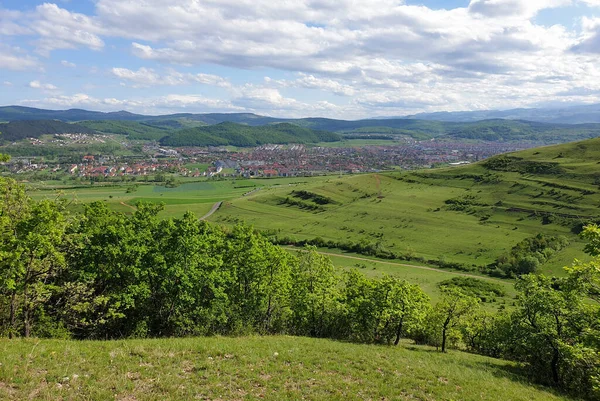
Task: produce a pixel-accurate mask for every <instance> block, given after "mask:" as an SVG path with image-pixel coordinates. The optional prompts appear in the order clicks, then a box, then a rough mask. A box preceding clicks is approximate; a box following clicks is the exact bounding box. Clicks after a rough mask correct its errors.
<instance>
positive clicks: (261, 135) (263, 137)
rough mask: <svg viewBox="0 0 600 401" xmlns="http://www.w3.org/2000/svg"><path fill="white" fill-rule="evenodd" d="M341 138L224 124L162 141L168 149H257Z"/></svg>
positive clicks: (284, 125)
mask: <svg viewBox="0 0 600 401" xmlns="http://www.w3.org/2000/svg"><path fill="white" fill-rule="evenodd" d="M340 139H341V138H340V136H339V135H337V134H334V133H331V132H324V131H314V130H311V129H308V128H304V127H300V126H297V125H293V124H288V123H281V124H273V125H265V126H259V127H252V126H247V125H241V124H236V123H230V122H226V123H220V124H216V125H211V126H207V127H197V128H190V129H184V130H181V131H177V132H175V133H173V134H171V135H169V136H167V137H164V138H162V139H161V140H160V143H161V145H164V146H221V145H233V146H256V145H262V144H267V143H275V144H286V143H316V142H335V141H339V140H340Z"/></svg>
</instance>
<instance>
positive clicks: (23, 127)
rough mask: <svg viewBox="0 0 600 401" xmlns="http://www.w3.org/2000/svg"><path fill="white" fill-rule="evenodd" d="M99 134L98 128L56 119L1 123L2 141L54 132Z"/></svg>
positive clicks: (17, 139) (0, 136) (0, 133)
mask: <svg viewBox="0 0 600 401" xmlns="http://www.w3.org/2000/svg"><path fill="white" fill-rule="evenodd" d="M76 133H83V134H97V132H96V130H94V129H92V128H89V127H87V126H84V125H80V124H67V123H64V122H62V121H55V120H26V121H11V122H9V123H6V124H0V141H19V140H21V139H25V138H39V137H40V136H42V135H54V134H76Z"/></svg>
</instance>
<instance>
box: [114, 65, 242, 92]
mask: <svg viewBox="0 0 600 401" xmlns="http://www.w3.org/2000/svg"><path fill="white" fill-rule="evenodd" d="M111 73H112V74H113V75H114V76H115V77H117V78H119V79H121V80H123V81H126V82H129V83H131V84H132V86H134V87H138V88H139V87H150V86H158V85H170V86H175V85H188V84H192V83H198V84H202V85H212V86H220V87H224V88H228V87H230V86H231V83H230V82H229V81H228V80H227V79H225V78H222V77H220V76H218V75H214V74H204V73H197V74H192V73H181V72H178V71H176V70H173V69H169V70H168V71H167V74H165V75H159V74H158V73H156V72H155V71H154V70H153V69H150V68H145V67H141V68H139V69H138V70H137V71H133V70H130V69H128V68H113V69H111Z"/></svg>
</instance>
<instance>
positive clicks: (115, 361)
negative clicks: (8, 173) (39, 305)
mask: <svg viewBox="0 0 600 401" xmlns="http://www.w3.org/2000/svg"><path fill="white" fill-rule="evenodd" d="M0 398H1V399H3V400H24V399H36V400H58V399H61V400H109V399H110V400H122V401H125V400H128V401H132V400H161V401H163V400H194V399H196V400H242V399H244V400H258V399H266V400H277V401H280V400H299V399H305V400H375V399H377V400H413V399H418V400H465V401H466V400H502V401H504V400H528V401H531V400H568V399H569V398H567V397H565V396H561V395H557V394H555V393H553V392H551V391H550V390H548V389H546V388H544V387H540V386H536V385H533V384H531V383H529V382H527V381H526V380H525V379H523V377H522V376H520V375H519V374H518V371H517V368H516V366H515V365H514V364H512V363H510V362H506V361H500V360H496V359H492V358H486V357H482V356H478V355H472V354H468V353H463V352H458V351H451V352H450V353H447V354H442V353H439V352H435V350H434V349H433V348H429V347H421V346H413V345H410V344H408V343H402V344H401V345H400V346H398V347H393V348H392V347H388V346H375V345H356V344H349V343H343V342H335V341H330V340H319V339H309V338H302V337H286V336H275V337H241V338H225V337H212V338H189V339H161V340H127V341H59V340H38V339H32V340H5V339H4V340H0Z"/></svg>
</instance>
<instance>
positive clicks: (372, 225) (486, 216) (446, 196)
mask: <svg viewBox="0 0 600 401" xmlns="http://www.w3.org/2000/svg"><path fill="white" fill-rule="evenodd" d="M516 155H517V156H518V157H521V158H525V160H531V161H533V162H534V163H557V165H558V166H559V168H560V169H561V171H560V172H559V173H556V174H532V173H528V172H519V171H495V170H490V169H488V168H485V167H484V165H482V164H481V163H479V164H476V165H470V166H464V167H458V168H449V169H439V170H423V171H417V172H393V173H384V174H363V175H353V176H344V177H333V176H332V177H329V178H327V179H318V180H311V181H310V182H308V183H306V184H302V185H296V186H294V187H278V188H277V187H271V188H266V189H265V190H262V191H259V192H256V193H254V194H252V195H251V196H248V197H243V198H237V199H233V200H231V201H228V202H226V203H225V204H224V205H223V207H222V208H221V209H220V210H219V212H218V213H216V214H214V215H213V216H212V217H211V220H213V221H215V222H218V223H222V224H232V223H236V222H241V221H244V222H247V223H250V224H252V225H254V226H255V227H257V228H259V229H263V230H269V231H270V232H273V233H276V234H277V236H280V237H281V236H289V237H292V238H295V239H300V240H302V239H312V238H315V237H321V238H323V239H324V240H326V241H328V240H331V241H341V240H342V241H353V242H359V241H365V242H372V243H375V242H379V244H380V246H383V247H384V248H385V249H389V250H391V251H394V252H399V253H408V254H411V255H415V256H417V257H423V258H425V259H428V260H436V259H437V260H440V259H441V260H445V261H452V262H458V263H463V264H466V265H470V266H473V267H475V266H481V265H487V264H489V263H491V262H493V261H494V260H495V258H496V257H498V256H499V255H500V254H502V253H504V252H506V251H509V250H510V249H511V248H512V247H513V246H514V245H515V244H517V243H518V242H519V241H521V240H523V239H525V238H529V237H533V236H535V235H537V234H538V233H544V234H548V235H553V236H559V235H562V236H566V237H567V238H568V239H569V241H570V245H569V246H567V247H566V248H564V249H563V250H561V251H560V252H558V253H556V254H555V255H553V257H551V258H550V259H549V260H548V261H547V262H545V263H544V264H543V265H542V266H541V268H542V269H541V270H542V271H543V272H546V273H552V274H562V267H563V266H565V265H568V264H570V263H571V262H572V260H573V259H574V258H575V257H578V258H580V259H585V255H584V254H583V243H582V242H581V241H580V240H579V239H578V237H577V236H576V235H575V234H574V232H573V231H574V227H575V226H576V225H577V224H582V223H584V222H586V221H590V220H594V219H597V217H598V215H599V213H598V211H599V209H598V206H599V205H600V194H599V193H598V183H599V182H600V178H598V176H600V169H599V168H598V165H597V160H599V157H600V140H598V139H594V140H590V141H586V142H582V143H577V144H567V145H559V146H553V147H545V148H539V149H534V150H528V151H525V152H521V153H518V154H516ZM293 190H296V191H299V190H305V191H308V192H310V193H313V194H316V195H319V196H322V197H325V198H327V199H329V200H330V202H329V203H328V204H324V205H316V204H314V203H311V202H310V200H309V201H305V202H304V203H300V204H290V203H289V202H287V201H286V198H288V199H289V198H290V197H291V198H294V196H295V195H294V194H293V193H292V191H293ZM465 197H471V198H472V199H474V201H473V202H474V203H475V204H474V205H471V206H469V207H468V208H466V209H465V210H461V211H457V210H452V209H451V208H450V207H448V204H447V202H446V201H451V200H453V199H463V198H465ZM305 206H309V207H305Z"/></svg>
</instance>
